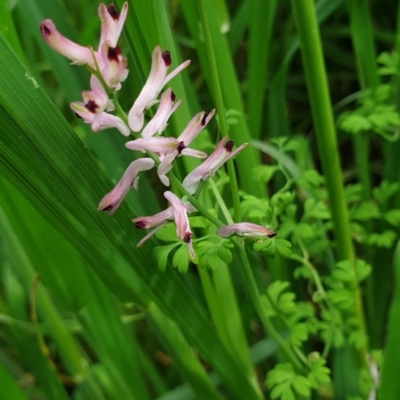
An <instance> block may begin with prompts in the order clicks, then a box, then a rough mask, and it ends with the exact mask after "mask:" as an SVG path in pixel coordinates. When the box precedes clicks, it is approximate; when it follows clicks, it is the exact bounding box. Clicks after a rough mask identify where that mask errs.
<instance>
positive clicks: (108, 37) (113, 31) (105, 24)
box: [97, 2, 128, 47]
mask: <svg viewBox="0 0 400 400" xmlns="http://www.w3.org/2000/svg"><path fill="white" fill-rule="evenodd" d="M97 13H98V15H99V18H100V20H101V32H100V45H99V47H100V46H101V45H103V44H104V43H108V44H109V45H110V46H111V47H116V46H117V43H118V39H119V37H120V36H121V32H122V28H123V26H124V23H125V20H126V16H127V14H128V2H125V3H124V4H123V5H122V9H121V13H120V14H119V15H118V13H117V10H116V9H115V6H114V4H111V5H109V6H108V7H107V6H106V5H105V4H100V5H99V7H98V9H97Z"/></svg>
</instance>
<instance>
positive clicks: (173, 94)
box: [171, 92, 175, 101]
mask: <svg viewBox="0 0 400 400" xmlns="http://www.w3.org/2000/svg"><path fill="white" fill-rule="evenodd" d="M171 100H172V101H175V93H174V92H171Z"/></svg>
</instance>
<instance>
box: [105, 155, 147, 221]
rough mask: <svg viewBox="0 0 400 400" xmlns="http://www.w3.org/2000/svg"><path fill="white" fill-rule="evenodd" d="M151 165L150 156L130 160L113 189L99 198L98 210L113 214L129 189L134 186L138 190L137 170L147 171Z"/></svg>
mask: <svg viewBox="0 0 400 400" xmlns="http://www.w3.org/2000/svg"><path fill="white" fill-rule="evenodd" d="M153 166H154V161H153V160H152V159H151V158H139V159H138V160H135V161H133V162H131V163H130V164H129V167H128V168H127V169H126V171H125V172H124V174H123V175H122V178H121V179H120V181H119V182H118V183H117V185H116V186H115V187H114V189H113V190H111V192H110V193H107V194H106V195H105V196H104V197H103V198H102V199H101V200H100V203H99V206H98V210H99V211H108V215H109V216H111V215H112V214H114V212H115V211H116V210H117V208H118V207H119V206H120V204H121V203H122V200H123V199H124V197H125V196H126V194H127V193H128V191H129V189H130V188H131V187H134V188H135V190H138V182H139V172H141V171H147V170H149V169H151V168H153Z"/></svg>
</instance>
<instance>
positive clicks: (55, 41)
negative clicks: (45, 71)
mask: <svg viewBox="0 0 400 400" xmlns="http://www.w3.org/2000/svg"><path fill="white" fill-rule="evenodd" d="M40 32H41V33H42V37H43V39H44V41H45V42H46V43H47V44H48V45H49V46H50V47H51V48H52V49H53V50H55V51H56V52H57V53H60V54H61V55H63V56H64V57H67V58H68V59H69V60H71V61H72V64H78V65H86V64H87V65H89V67H91V68H93V69H95V63H94V59H93V55H92V52H91V50H90V48H89V47H84V46H80V45H79V44H76V43H74V42H72V41H71V40H69V39H67V38H66V37H65V36H63V35H61V34H60V32H58V30H57V28H56V26H55V25H54V23H53V21H52V20H51V19H46V20H44V21H42V22H41V23H40Z"/></svg>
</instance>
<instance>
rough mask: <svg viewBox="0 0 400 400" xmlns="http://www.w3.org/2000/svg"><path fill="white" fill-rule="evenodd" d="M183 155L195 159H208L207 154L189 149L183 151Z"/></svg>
mask: <svg viewBox="0 0 400 400" xmlns="http://www.w3.org/2000/svg"><path fill="white" fill-rule="evenodd" d="M181 155H182V156H190V157H195V158H206V157H207V153H204V151H200V150H195V149H191V148H189V147H186V148H185V149H182V151H181Z"/></svg>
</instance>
